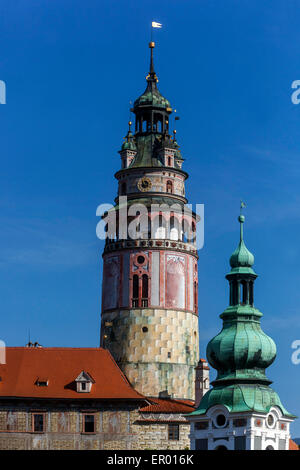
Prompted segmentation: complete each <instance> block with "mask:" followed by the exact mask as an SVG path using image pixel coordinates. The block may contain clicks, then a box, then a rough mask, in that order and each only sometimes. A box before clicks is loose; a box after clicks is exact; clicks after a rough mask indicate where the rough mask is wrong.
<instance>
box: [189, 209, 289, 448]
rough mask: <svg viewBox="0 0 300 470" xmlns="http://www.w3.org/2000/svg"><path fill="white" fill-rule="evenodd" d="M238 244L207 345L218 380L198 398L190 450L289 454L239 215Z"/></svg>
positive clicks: (271, 352) (285, 419)
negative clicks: (219, 325) (224, 302)
mask: <svg viewBox="0 0 300 470" xmlns="http://www.w3.org/2000/svg"><path fill="white" fill-rule="evenodd" d="M238 220H239V222H240V243H239V246H238V248H237V249H236V250H235V251H234V252H233V254H232V255H231V257H230V265H231V271H230V272H229V273H228V274H227V276H226V278H227V279H228V281H229V286H230V294H229V306H228V307H227V308H226V310H225V311H224V312H223V313H222V314H221V315H220V318H221V319H222V320H223V329H222V331H221V332H220V333H219V334H218V335H217V336H215V337H214V338H213V339H212V340H211V341H210V342H209V343H208V345H207V350H206V354H207V359H208V362H209V363H210V364H211V366H212V367H214V369H216V370H217V372H218V374H217V378H216V380H214V381H213V382H212V385H213V388H212V389H210V390H209V391H208V392H207V393H206V394H205V395H204V396H203V398H202V399H201V401H200V404H199V405H198V407H197V410H196V411H194V412H193V413H191V414H190V415H189V416H187V418H188V419H189V421H190V422H191V434H190V439H191V449H198V450H289V439H290V424H291V422H292V421H293V420H294V418H295V416H294V415H292V414H291V413H289V412H288V411H287V410H286V409H285V407H284V406H283V404H282V403H281V401H280V398H279V396H278V395H277V393H276V392H275V391H274V390H273V389H272V388H271V387H270V384H271V383H272V382H271V381H270V380H269V379H268V378H267V377H266V375H265V369H266V368H267V367H269V366H270V365H271V364H272V362H273V361H274V360H275V357H276V345H275V343H274V341H273V340H272V338H270V337H269V336H267V335H266V334H265V333H264V332H263V331H262V329H261V326H260V319H261V317H262V313H261V312H260V311H259V310H258V309H257V308H255V307H254V282H255V279H256V278H257V274H256V273H255V272H254V270H253V268H252V266H253V264H254V256H253V255H252V253H250V251H249V250H248V249H247V248H246V246H245V243H244V239H243V224H244V221H245V217H244V216H243V215H240V216H239V219H238Z"/></svg>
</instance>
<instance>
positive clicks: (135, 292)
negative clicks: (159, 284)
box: [132, 274, 139, 307]
mask: <svg viewBox="0 0 300 470" xmlns="http://www.w3.org/2000/svg"><path fill="white" fill-rule="evenodd" d="M138 305H139V276H138V275H137V274H134V275H133V280H132V306H133V307H138Z"/></svg>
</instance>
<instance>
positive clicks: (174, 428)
mask: <svg viewBox="0 0 300 470" xmlns="http://www.w3.org/2000/svg"><path fill="white" fill-rule="evenodd" d="M168 439H169V440H172V441H173V440H175V441H178V440H179V424H169V426H168Z"/></svg>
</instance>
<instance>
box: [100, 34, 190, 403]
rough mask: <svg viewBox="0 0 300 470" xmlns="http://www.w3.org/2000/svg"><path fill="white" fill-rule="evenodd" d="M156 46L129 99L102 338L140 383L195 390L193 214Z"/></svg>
mask: <svg viewBox="0 0 300 470" xmlns="http://www.w3.org/2000/svg"><path fill="white" fill-rule="evenodd" d="M154 46H155V45H154V42H150V44H149V47H150V70H149V74H148V76H147V77H146V81H147V87H146V90H145V92H144V93H143V94H142V95H141V96H140V97H139V98H138V99H137V100H136V101H135V102H134V106H133V109H132V111H133V113H134V115H135V128H134V132H133V131H132V130H131V126H132V123H131V122H129V130H128V133H127V135H126V137H125V141H124V143H123V145H122V148H121V150H120V152H119V153H120V157H121V168H120V170H119V171H117V173H116V174H115V177H116V179H117V181H118V195H117V197H116V199H115V203H116V205H115V207H114V210H113V211H112V212H115V213H116V221H117V222H116V233H115V234H113V235H112V236H109V237H108V238H107V239H106V244H105V248H104V252H103V292H102V320H101V346H102V347H104V348H107V349H109V351H110V352H111V354H112V355H113V357H114V359H115V360H116V362H117V364H118V365H119V367H120V368H121V369H122V370H123V372H124V373H125V374H126V376H127V378H128V379H129V381H130V382H131V384H132V385H133V387H134V388H135V389H136V390H138V391H139V392H141V393H143V394H145V395H147V396H153V397H155V396H156V397H158V396H172V397H173V398H186V399H194V395H195V392H194V390H195V386H194V381H195V367H196V366H197V363H198V359H199V337H198V300H197V292H198V275H197V260H198V255H197V250H196V240H195V233H196V214H195V213H194V212H192V211H191V210H187V209H186V206H185V205H186V204H187V199H186V197H185V181H186V179H187V178H188V174H187V173H186V172H185V171H183V169H182V165H183V161H184V160H183V158H182V156H181V152H180V149H179V146H178V143H177V141H176V130H173V136H171V135H170V130H169V129H170V115H171V113H172V108H171V104H170V102H169V101H168V100H167V99H166V98H164V97H163V96H162V95H161V93H160V92H159V90H158V88H157V82H158V79H157V76H156V73H155V70H154V64H153V49H154ZM184 208H185V211H184ZM124 211H125V212H124ZM126 211H127V213H126ZM124 214H125V215H124ZM109 215H111V212H110V214H109ZM132 227H133V229H132Z"/></svg>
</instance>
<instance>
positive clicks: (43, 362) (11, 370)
mask: <svg viewBox="0 0 300 470" xmlns="http://www.w3.org/2000/svg"><path fill="white" fill-rule="evenodd" d="M83 370H84V371H86V372H88V374H90V375H91V377H93V379H94V380H95V383H94V384H93V385H92V389H91V391H90V392H89V393H78V392H77V391H76V383H75V379H76V378H77V377H78V375H79V374H80V373H81V372H82V371H83ZM0 377H1V380H0V397H24V398H25V397H33V398H63V399H64V398H67V399H72V400H73V399H75V400H77V399H85V400H86V399H91V398H93V399H100V400H121V399H125V400H139V401H145V397H144V396H143V395H141V394H140V393H138V392H136V391H135V390H134V389H133V388H132V387H131V385H130V384H129V382H128V380H127V379H126V377H125V375H124V374H123V373H122V372H121V370H120V369H119V367H118V366H117V364H116V363H115V361H114V359H113V358H112V356H111V354H110V353H109V351H107V350H105V349H102V348H28V347H25V348H21V347H19V348H10V347H8V348H6V364H0ZM39 377H43V380H47V381H48V386H44V387H43V386H38V385H36V382H37V379H38V378H39Z"/></svg>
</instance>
